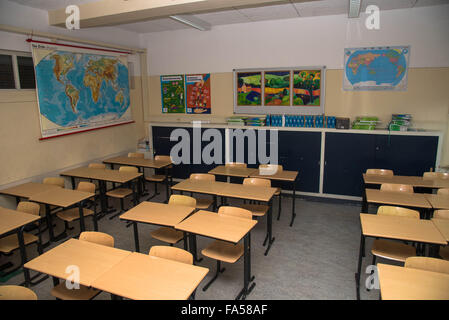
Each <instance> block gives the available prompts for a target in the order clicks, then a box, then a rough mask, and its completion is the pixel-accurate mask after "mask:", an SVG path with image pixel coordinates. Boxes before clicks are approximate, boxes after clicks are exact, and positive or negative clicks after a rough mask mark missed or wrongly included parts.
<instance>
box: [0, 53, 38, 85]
mask: <svg viewBox="0 0 449 320" xmlns="http://www.w3.org/2000/svg"><path fill="white" fill-rule="evenodd" d="M35 88H36V82H35V79H34V64H33V59H32V58H31V55H30V54H29V53H25V52H12V51H0V89H35Z"/></svg>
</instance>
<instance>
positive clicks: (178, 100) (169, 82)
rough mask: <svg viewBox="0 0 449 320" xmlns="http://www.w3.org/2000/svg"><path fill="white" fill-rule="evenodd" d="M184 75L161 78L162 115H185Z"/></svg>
mask: <svg viewBox="0 0 449 320" xmlns="http://www.w3.org/2000/svg"><path fill="white" fill-rule="evenodd" d="M184 90H185V88H184V75H169V76H161V95H162V113H185V112H186V107H185V91H184Z"/></svg>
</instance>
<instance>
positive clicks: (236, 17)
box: [9, 0, 449, 33]
mask: <svg viewBox="0 0 449 320" xmlns="http://www.w3.org/2000/svg"><path fill="white" fill-rule="evenodd" d="M9 1H12V2H16V3H19V4H22V5H25V6H30V7H34V8H38V9H43V10H47V11H48V10H55V9H60V8H64V7H66V6H68V5H70V4H75V5H81V4H85V3H89V2H95V1H98V0H9ZM371 4H374V5H377V6H378V7H379V8H380V10H394V9H406V8H414V7H424V6H433V5H442V4H449V0H368V1H367V0H362V7H361V12H364V11H365V9H366V7H367V6H368V5H371ZM348 9H349V0H320V1H312V2H300V3H297V2H295V1H294V0H289V1H285V2H281V3H278V4H274V5H266V6H259V7H252V8H233V9H230V10H229V9H228V10H221V11H215V12H208V13H198V14H195V18H196V19H200V20H202V21H204V22H206V23H207V24H209V25H210V26H211V27H212V28H213V27H214V26H218V25H226V24H234V23H246V22H254V21H267V20H279V19H291V18H300V17H312V16H326V15H340V14H348ZM117 27H118V28H122V29H125V30H128V31H133V32H137V33H149V32H161V31H170V30H179V29H189V28H191V27H189V26H187V25H185V24H183V23H180V22H177V21H174V20H172V19H170V18H159V19H153V20H149V21H143V22H137V23H131V24H122V25H117Z"/></svg>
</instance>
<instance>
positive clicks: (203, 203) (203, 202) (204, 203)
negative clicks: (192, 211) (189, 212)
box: [195, 198, 214, 210]
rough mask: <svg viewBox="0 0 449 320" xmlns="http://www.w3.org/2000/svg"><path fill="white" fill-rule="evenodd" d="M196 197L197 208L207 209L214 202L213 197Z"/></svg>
mask: <svg viewBox="0 0 449 320" xmlns="http://www.w3.org/2000/svg"><path fill="white" fill-rule="evenodd" d="M195 199H196V208H197V209H203V210H206V209H208V208H209V207H210V206H211V205H212V204H213V203H214V201H213V200H212V199H203V198H195Z"/></svg>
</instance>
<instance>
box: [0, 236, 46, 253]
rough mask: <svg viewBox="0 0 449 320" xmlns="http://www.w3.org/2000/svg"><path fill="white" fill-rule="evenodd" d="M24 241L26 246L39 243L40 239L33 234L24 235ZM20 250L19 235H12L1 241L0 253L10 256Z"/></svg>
mask: <svg viewBox="0 0 449 320" xmlns="http://www.w3.org/2000/svg"><path fill="white" fill-rule="evenodd" d="M23 240H24V242H25V245H29V244H30V243H34V242H37V241H39V238H38V237H36V236H35V235H33V234H31V233H23ZM19 248H20V246H19V238H18V237H17V234H12V235H9V236H7V237H4V238H1V239H0V252H3V253H5V254H8V253H10V252H11V251H14V250H16V249H19Z"/></svg>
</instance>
